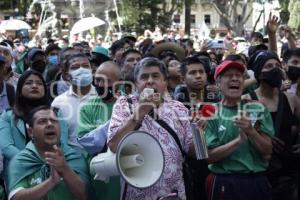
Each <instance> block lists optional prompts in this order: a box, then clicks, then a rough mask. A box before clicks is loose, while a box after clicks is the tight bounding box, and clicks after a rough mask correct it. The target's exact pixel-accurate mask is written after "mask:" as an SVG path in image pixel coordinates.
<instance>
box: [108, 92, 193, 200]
mask: <svg viewBox="0 0 300 200" xmlns="http://www.w3.org/2000/svg"><path fill="white" fill-rule="evenodd" d="M131 100H132V108H131V109H132V110H134V108H135V107H136V106H137V105H138V100H137V98H136V97H134V96H133V97H132V98H131ZM131 112H132V111H131V110H130V107H129V104H128V101H127V98H126V97H124V96H122V97H120V98H119V99H118V101H117V102H116V104H115V105H114V108H113V113H112V117H111V121H110V126H109V130H108V142H109V141H110V140H111V139H112V138H113V137H114V135H115V134H116V132H117V131H118V129H119V128H121V127H122V126H123V125H124V123H125V122H126V121H127V120H128V119H130V117H131ZM157 113H158V116H159V118H160V119H162V120H164V121H165V122H166V123H167V124H168V125H169V126H170V127H171V128H172V129H173V130H174V131H175V132H176V133H177V135H178V137H179V140H180V142H181V145H182V147H183V148H184V150H185V152H188V150H189V147H190V146H191V144H192V132H191V126H190V122H189V118H188V110H187V109H186V108H185V106H184V105H183V104H182V103H180V102H178V101H175V100H164V103H163V104H161V105H160V107H159V108H158V110H157ZM139 130H142V131H146V132H148V133H149V134H151V135H153V136H154V137H155V138H157V139H158V141H159V142H160V144H161V147H162V149H163V153H164V156H165V166H164V170H163V174H162V176H161V177H160V179H159V181H157V182H156V183H155V184H154V185H153V186H151V187H149V188H146V189H137V188H134V187H131V186H130V185H128V184H127V189H126V196H125V197H126V198H125V199H128V200H135V199H136V200H141V199H143V200H156V199H157V198H158V197H160V196H165V195H167V194H169V193H171V192H172V191H174V190H176V191H178V194H179V197H180V198H181V199H183V200H184V199H186V197H185V190H184V182H183V178H182V162H183V158H182V154H181V152H180V149H179V147H178V146H177V144H176V142H175V140H174V139H173V137H172V136H171V135H170V134H169V133H168V132H167V131H166V130H165V129H164V128H162V127H161V126H160V125H159V124H158V123H157V122H156V121H155V120H154V119H153V118H152V117H150V116H149V115H146V116H145V118H144V120H143V122H142V126H141V127H140V128H139Z"/></svg>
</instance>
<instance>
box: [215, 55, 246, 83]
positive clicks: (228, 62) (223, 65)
mask: <svg viewBox="0 0 300 200" xmlns="http://www.w3.org/2000/svg"><path fill="white" fill-rule="evenodd" d="M232 68H236V69H240V70H241V71H242V72H243V73H244V71H245V67H244V66H243V65H242V64H240V63H238V62H235V61H231V60H225V61H223V62H222V63H221V64H219V65H218V67H217V68H216V70H215V75H214V78H215V80H216V79H217V77H218V76H219V75H220V74H221V73H223V72H224V71H226V70H228V69H232Z"/></svg>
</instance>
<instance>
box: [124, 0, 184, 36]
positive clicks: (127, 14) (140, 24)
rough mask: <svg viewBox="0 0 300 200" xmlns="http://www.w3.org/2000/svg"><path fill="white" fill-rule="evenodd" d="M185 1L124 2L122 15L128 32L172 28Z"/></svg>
mask: <svg viewBox="0 0 300 200" xmlns="http://www.w3.org/2000/svg"><path fill="white" fill-rule="evenodd" d="M183 2H184V0H123V1H122V4H121V10H120V14H121V17H122V18H123V25H124V28H125V30H127V31H129V30H130V31H136V32H138V33H142V31H143V30H145V29H147V28H150V29H154V28H155V26H156V25H158V26H159V27H160V28H161V29H165V28H167V27H170V26H171V24H172V16H173V14H174V12H175V11H178V10H180V9H182V7H183Z"/></svg>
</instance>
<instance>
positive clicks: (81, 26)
mask: <svg viewBox="0 0 300 200" xmlns="http://www.w3.org/2000/svg"><path fill="white" fill-rule="evenodd" d="M103 24H105V22H104V21H103V20H102V19H99V18H97V17H87V18H82V19H81V20H79V21H77V22H76V23H75V24H74V26H73V28H72V30H71V35H74V34H77V33H81V32H83V31H87V30H89V29H91V28H94V27H97V26H101V25H103Z"/></svg>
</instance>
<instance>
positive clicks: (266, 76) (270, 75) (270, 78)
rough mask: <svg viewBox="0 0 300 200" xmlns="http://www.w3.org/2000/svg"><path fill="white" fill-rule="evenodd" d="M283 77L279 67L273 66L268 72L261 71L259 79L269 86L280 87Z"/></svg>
mask: <svg viewBox="0 0 300 200" xmlns="http://www.w3.org/2000/svg"><path fill="white" fill-rule="evenodd" d="M282 79H283V74H282V71H281V70H280V69H279V68H274V69H272V70H271V71H268V72H262V73H261V77H260V80H262V81H264V82H266V83H267V84H269V85H270V86H271V87H280V86H281V83H282Z"/></svg>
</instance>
